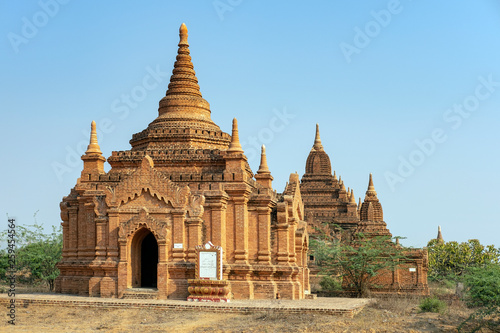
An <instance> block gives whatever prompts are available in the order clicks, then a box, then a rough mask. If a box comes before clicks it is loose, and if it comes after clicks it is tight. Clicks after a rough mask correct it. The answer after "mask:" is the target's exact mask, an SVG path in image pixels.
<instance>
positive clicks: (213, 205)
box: [55, 24, 428, 299]
mask: <svg viewBox="0 0 500 333" xmlns="http://www.w3.org/2000/svg"><path fill="white" fill-rule="evenodd" d="M179 35H180V42H179V44H178V54H177V57H176V61H175V63H174V69H173V71H172V76H171V78H170V83H169V85H168V89H167V92H166V95H165V97H163V98H162V99H161V100H160V102H159V108H158V117H157V118H156V119H154V120H153V121H152V122H151V123H150V124H149V125H148V127H147V128H146V129H145V130H143V131H142V132H139V133H136V134H134V135H133V136H132V139H131V140H130V144H131V149H130V150H126V151H113V152H112V154H111V156H109V157H108V158H107V159H106V158H105V157H104V156H103V155H102V152H101V149H100V147H99V144H98V142H97V135H96V125H95V122H92V125H91V135H90V144H89V146H88V149H87V151H86V152H85V154H84V155H83V156H82V160H83V170H82V172H81V176H80V178H79V179H78V180H77V184H76V186H75V187H74V188H73V189H71V192H70V194H69V195H68V196H66V197H64V198H63V200H62V202H61V204H60V208H61V219H62V221H63V222H62V227H63V254H62V255H63V258H62V260H61V262H60V263H59V264H58V268H59V269H60V272H61V273H60V276H59V277H58V278H57V279H56V285H55V287H56V291H57V292H60V293H69V294H80V295H88V296H100V297H119V298H126V297H137V296H138V295H139V297H142V296H144V295H142V296H140V295H141V291H146V293H147V294H148V295H146V296H144V297H154V298H159V299H167V298H170V299H186V298H187V297H188V294H189V293H188V280H189V279H194V278H195V262H196V259H197V258H196V249H195V248H196V247H197V246H199V245H202V244H205V243H207V242H211V243H212V244H213V245H214V246H220V247H221V248H222V249H223V258H222V261H223V279H224V280H227V281H228V282H229V286H230V290H231V294H230V297H231V298H233V299H272V298H276V297H277V296H279V297H281V298H286V299H302V298H305V297H306V295H307V294H308V292H309V290H310V284H309V268H308V265H307V258H308V256H307V251H308V242H309V236H308V235H309V234H312V235H318V234H319V233H327V234H330V235H332V236H334V237H338V235H339V233H338V230H337V229H336V227H334V225H338V226H340V227H341V228H342V229H344V230H346V231H348V232H351V233H353V232H364V233H367V234H370V235H373V236H376V235H388V236H391V233H390V231H389V230H388V229H387V225H386V223H385V222H384V221H383V211H382V205H381V204H380V202H379V200H378V198H377V192H376V191H375V188H374V186H373V180H372V176H371V175H370V178H369V185H368V190H367V191H366V196H365V200H364V202H363V203H361V201H360V202H359V204H357V203H356V200H355V197H354V193H353V191H352V190H349V189H346V187H345V185H344V182H343V181H342V180H341V178H340V177H339V178H338V179H337V176H336V174H335V172H334V173H333V174H332V167H331V162H330V158H329V156H328V154H327V153H326V152H325V151H324V148H323V145H322V143H321V139H320V135H319V128H318V127H317V128H316V138H315V141H314V145H313V147H312V149H311V152H310V154H309V156H308V158H307V161H306V170H305V171H306V172H305V174H304V175H303V177H302V179H300V178H299V175H298V174H296V173H293V174H291V175H290V179H289V182H288V183H287V185H286V186H285V189H284V191H283V192H282V193H277V191H276V190H275V189H273V187H272V181H273V177H272V175H271V171H270V170H269V168H268V165H267V157H266V152H265V147H262V153H261V162H260V166H259V169H258V170H257V172H256V173H255V174H254V173H253V172H252V170H251V168H250V166H249V164H248V162H247V157H246V156H245V153H244V151H243V149H242V147H241V144H240V142H239V136H238V125H237V121H236V119H233V121H232V133H231V135H229V134H228V133H224V132H223V131H222V130H221V129H220V127H219V126H218V125H217V124H215V123H214V122H213V121H212V119H211V110H210V105H209V103H208V102H207V101H206V100H205V99H203V97H202V94H201V92H200V87H199V85H198V80H197V78H196V74H195V71H194V66H193V63H192V61H191V56H190V51H189V44H188V40H187V38H188V33H187V28H186V26H185V25H184V24H183V25H182V26H181V28H180V31H179ZM106 161H107V163H109V165H110V166H111V169H110V171H109V172H105V171H104V164H105V163H106ZM306 221H308V222H306ZM407 255H408V257H409V258H410V260H409V261H408V263H407V266H405V268H402V269H398V270H396V271H395V272H388V273H384V274H382V275H380V276H379V277H378V279H377V280H378V281H377V282H378V283H379V284H380V285H382V286H383V288H382V289H381V290H382V291H389V292H410V293H419V294H426V293H428V287H427V252H426V251H425V250H418V249H417V250H411V251H409V252H408V254H407Z"/></svg>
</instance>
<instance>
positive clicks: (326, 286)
mask: <svg viewBox="0 0 500 333" xmlns="http://www.w3.org/2000/svg"><path fill="white" fill-rule="evenodd" d="M319 285H320V286H321V290H322V291H336V290H341V289H342V283H340V281H338V280H337V279H335V278H333V277H331V276H329V275H325V276H323V277H322V278H321V281H320V282H319Z"/></svg>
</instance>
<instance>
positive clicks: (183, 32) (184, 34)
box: [179, 23, 188, 44]
mask: <svg viewBox="0 0 500 333" xmlns="http://www.w3.org/2000/svg"><path fill="white" fill-rule="evenodd" d="M179 37H180V42H179V44H181V43H183V44H187V42H188V29H187V27H186V24H184V23H182V24H181V27H180V28H179Z"/></svg>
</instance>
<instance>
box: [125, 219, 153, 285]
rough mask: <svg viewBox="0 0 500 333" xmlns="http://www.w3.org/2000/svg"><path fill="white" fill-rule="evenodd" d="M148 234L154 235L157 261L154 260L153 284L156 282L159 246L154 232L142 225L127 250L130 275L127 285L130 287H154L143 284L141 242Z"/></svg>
mask: <svg viewBox="0 0 500 333" xmlns="http://www.w3.org/2000/svg"><path fill="white" fill-rule="evenodd" d="M149 235H152V236H153V237H154V240H155V242H156V245H157V251H158V253H157V262H156V267H155V269H154V270H155V271H156V277H155V278H156V279H155V284H157V282H158V280H159V277H158V263H159V261H160V260H159V259H160V253H159V252H160V247H159V246H158V239H157V238H156V236H155V234H154V233H153V232H151V230H149V229H148V228H146V227H143V228H141V229H139V230H138V231H137V232H136V233H135V235H134V236H133V238H132V241H131V244H130V247H129V250H130V253H129V258H130V273H131V274H130V277H131V281H130V283H129V285H131V287H132V288H139V287H154V286H145V285H144V277H143V276H142V274H143V267H142V266H143V265H144V263H143V256H142V250H143V243H144V240H145V239H146V237H148V236H149Z"/></svg>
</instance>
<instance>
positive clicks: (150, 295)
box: [122, 288, 158, 299]
mask: <svg viewBox="0 0 500 333" xmlns="http://www.w3.org/2000/svg"><path fill="white" fill-rule="evenodd" d="M122 299H158V289H156V288H155V289H147V288H134V289H128V290H126V291H125V292H124V293H123V297H122Z"/></svg>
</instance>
